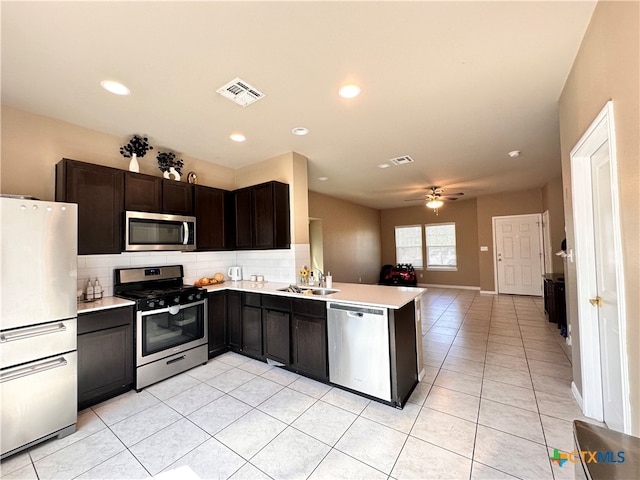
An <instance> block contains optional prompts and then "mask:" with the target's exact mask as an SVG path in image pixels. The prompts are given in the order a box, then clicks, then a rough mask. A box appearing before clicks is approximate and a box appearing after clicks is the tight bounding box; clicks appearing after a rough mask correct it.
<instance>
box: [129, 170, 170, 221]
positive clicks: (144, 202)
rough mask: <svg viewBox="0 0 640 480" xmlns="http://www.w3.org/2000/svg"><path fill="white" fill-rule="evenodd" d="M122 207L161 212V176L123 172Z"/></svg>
mask: <svg viewBox="0 0 640 480" xmlns="http://www.w3.org/2000/svg"><path fill="white" fill-rule="evenodd" d="M124 209H125V210H130V211H134V212H154V213H161V212H162V178H160V177H154V176H152V175H143V174H141V173H134V172H124Z"/></svg>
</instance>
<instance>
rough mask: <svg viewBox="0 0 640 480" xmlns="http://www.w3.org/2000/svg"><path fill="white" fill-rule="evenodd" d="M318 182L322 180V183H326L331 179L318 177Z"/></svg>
mask: <svg viewBox="0 0 640 480" xmlns="http://www.w3.org/2000/svg"><path fill="white" fill-rule="evenodd" d="M318 180H320V181H321V182H326V181H327V180H329V177H318Z"/></svg>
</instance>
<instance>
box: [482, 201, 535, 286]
mask: <svg viewBox="0 0 640 480" xmlns="http://www.w3.org/2000/svg"><path fill="white" fill-rule="evenodd" d="M513 217H536V218H537V219H538V242H539V243H540V253H541V255H540V258H539V261H540V273H541V274H543V272H544V261H543V258H542V257H543V255H542V251H543V249H544V246H543V244H542V214H540V213H523V214H520V215H500V216H497V217H491V227H492V230H493V231H492V238H493V284H494V285H495V287H494V291H495V293H497V294H500V289H499V288H498V243H497V242H496V220H499V219H501V218H513ZM543 293H544V288H543V285H542V275H540V295H539V296H543Z"/></svg>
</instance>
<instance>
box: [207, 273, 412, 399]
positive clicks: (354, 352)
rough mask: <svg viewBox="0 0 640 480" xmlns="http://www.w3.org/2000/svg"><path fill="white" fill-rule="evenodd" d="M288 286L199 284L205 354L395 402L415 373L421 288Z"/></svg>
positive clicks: (405, 392) (407, 391)
mask: <svg viewBox="0 0 640 480" xmlns="http://www.w3.org/2000/svg"><path fill="white" fill-rule="evenodd" d="M288 287H289V284H286V283H278V282H250V281H237V282H236V281H231V282H225V283H222V284H217V285H209V286H206V287H205V288H206V289H207V290H208V292H209V356H210V357H213V356H216V355H218V354H220V353H222V352H224V351H227V350H229V349H230V350H232V351H235V352H237V353H240V354H243V355H247V356H250V357H252V358H255V359H258V360H262V361H267V362H269V363H273V364H276V365H279V366H282V367H283V368H286V369H289V370H291V371H294V372H296V373H299V374H301V375H305V376H307V377H310V378H314V379H316V380H320V381H324V382H329V383H331V384H334V385H338V386H340V387H342V388H346V389H348V390H351V391H353V392H356V393H359V394H362V395H365V396H368V397H370V398H374V399H376V400H378V401H382V402H385V403H388V404H390V405H393V406H395V407H398V408H402V406H404V404H405V403H406V401H407V399H408V398H409V396H410V395H411V392H412V391H413V388H414V387H415V385H416V384H417V382H418V380H419V378H421V377H422V337H421V320H420V299H421V296H422V294H423V293H424V289H421V288H412V287H389V286H381V285H365V284H351V283H334V284H333V286H332V288H331V289H326V288H321V287H309V286H302V288H303V293H296V292H292V291H288ZM304 287H307V289H306V290H305V289H304Z"/></svg>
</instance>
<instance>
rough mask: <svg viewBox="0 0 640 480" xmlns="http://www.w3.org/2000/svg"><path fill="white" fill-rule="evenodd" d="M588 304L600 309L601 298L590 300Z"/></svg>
mask: <svg viewBox="0 0 640 480" xmlns="http://www.w3.org/2000/svg"><path fill="white" fill-rule="evenodd" d="M589 303H590V304H591V305H593V306H594V307H602V298H601V297H596V298H590V299H589Z"/></svg>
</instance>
